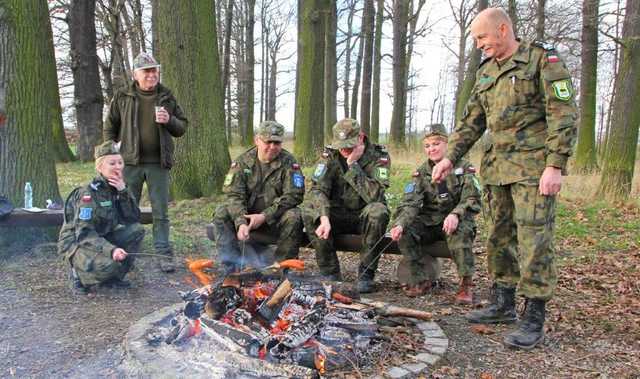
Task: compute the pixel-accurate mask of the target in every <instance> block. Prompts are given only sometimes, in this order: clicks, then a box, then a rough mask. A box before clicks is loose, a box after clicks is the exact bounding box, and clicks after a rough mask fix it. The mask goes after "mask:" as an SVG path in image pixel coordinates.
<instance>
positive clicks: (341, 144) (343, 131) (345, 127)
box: [331, 118, 360, 149]
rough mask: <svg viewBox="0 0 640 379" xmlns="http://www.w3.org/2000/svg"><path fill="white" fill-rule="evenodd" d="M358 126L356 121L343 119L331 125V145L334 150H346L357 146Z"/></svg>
mask: <svg viewBox="0 0 640 379" xmlns="http://www.w3.org/2000/svg"><path fill="white" fill-rule="evenodd" d="M359 136H360V124H359V123H358V121H356V120H354V119H351V118H345V119H343V120H340V121H338V122H337V123H336V124H335V125H333V140H332V141H331V145H332V147H333V148H336V149H348V148H351V147H354V146H357V145H358V137H359Z"/></svg>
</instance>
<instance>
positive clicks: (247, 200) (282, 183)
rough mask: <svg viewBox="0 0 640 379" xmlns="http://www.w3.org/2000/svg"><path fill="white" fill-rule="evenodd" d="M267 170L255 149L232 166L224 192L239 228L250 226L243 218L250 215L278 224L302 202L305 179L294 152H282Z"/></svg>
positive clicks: (246, 153) (270, 223)
mask: <svg viewBox="0 0 640 379" xmlns="http://www.w3.org/2000/svg"><path fill="white" fill-rule="evenodd" d="M263 167H264V166H263ZM266 167H267V169H266V172H262V169H261V165H260V163H259V161H258V150H257V148H255V147H253V148H251V149H249V150H247V151H246V152H244V153H243V154H241V155H240V156H239V157H238V158H237V159H236V160H235V161H233V162H232V163H231V169H229V172H228V173H227V176H226V177H225V180H224V185H223V188H222V191H223V192H224V193H225V194H226V206H227V210H228V212H229V214H230V215H231V218H232V219H233V222H234V224H235V226H236V228H238V227H239V226H240V225H242V224H247V220H246V219H245V218H244V215H246V214H251V213H264V215H265V216H266V220H265V221H266V223H267V224H269V225H272V224H275V223H276V222H277V221H278V219H279V218H280V216H282V214H284V212H286V211H287V210H289V209H291V208H294V207H295V206H297V205H298V204H300V203H301V202H302V199H303V197H304V176H303V175H302V171H301V170H300V166H299V165H298V163H296V159H295V158H294V156H293V155H291V153H289V152H288V151H286V150H284V149H283V150H282V152H281V153H280V155H279V156H278V157H277V158H276V159H275V160H273V161H272V162H271V163H269V164H268V166H266Z"/></svg>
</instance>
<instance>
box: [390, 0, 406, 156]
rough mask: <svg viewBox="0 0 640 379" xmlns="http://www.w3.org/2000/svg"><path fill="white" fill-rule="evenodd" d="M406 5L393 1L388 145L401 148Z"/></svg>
mask: <svg viewBox="0 0 640 379" xmlns="http://www.w3.org/2000/svg"><path fill="white" fill-rule="evenodd" d="M408 5H409V4H408V2H406V1H405V0H394V1H393V109H392V113H391V128H390V143H391V144H392V145H394V146H402V145H404V143H405V138H404V136H405V110H406V102H407V97H406V96H407V93H406V90H407V64H406V62H407V24H408V21H409V7H408Z"/></svg>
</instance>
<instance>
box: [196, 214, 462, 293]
mask: <svg viewBox="0 0 640 379" xmlns="http://www.w3.org/2000/svg"><path fill="white" fill-rule="evenodd" d="M207 238H209V239H210V240H211V241H215V228H214V226H213V224H212V223H210V224H207ZM249 242H257V243H260V244H263V245H275V244H276V242H277V238H276V236H273V235H269V234H265V233H261V232H255V231H254V232H251V233H250V234H249ZM334 245H335V247H336V250H338V251H346V252H357V251H360V249H361V248H362V236H360V235H359V234H338V235H336V236H335V237H334ZM378 245H379V246H381V247H385V249H384V251H383V254H401V253H400V249H399V248H398V244H397V243H396V242H395V241H392V240H391V235H390V233H387V234H385V236H384V238H383V239H382V241H380V243H379V244H378ZM302 246H303V247H304V246H307V247H310V248H313V246H311V245H310V244H309V239H308V238H307V236H306V234H305V235H304V238H303V242H302ZM422 251H423V254H424V259H423V264H424V269H425V271H426V273H427V276H428V277H430V278H431V279H433V280H436V279H438V278H439V277H440V263H439V262H438V259H436V258H449V259H450V258H451V252H450V251H449V249H448V247H447V243H446V242H445V241H438V242H435V243H433V244H430V245H425V246H423V247H422ZM397 276H398V281H399V282H401V283H406V282H407V279H408V278H409V272H408V267H407V264H406V262H405V260H404V258H403V259H402V260H401V261H400V262H399V263H398V268H397Z"/></svg>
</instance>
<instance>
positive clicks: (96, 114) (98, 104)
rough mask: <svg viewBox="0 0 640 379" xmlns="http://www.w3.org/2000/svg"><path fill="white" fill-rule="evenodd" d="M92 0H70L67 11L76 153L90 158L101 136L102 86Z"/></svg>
mask: <svg viewBox="0 0 640 379" xmlns="http://www.w3.org/2000/svg"><path fill="white" fill-rule="evenodd" d="M95 5H96V2H95V0H86V1H85V0H73V1H72V2H71V8H70V10H69V37H70V40H71V48H70V55H71V70H72V71H73V84H74V105H75V108H76V128H77V129H78V134H79V138H78V145H77V154H78V159H80V160H81V161H85V162H86V161H92V160H93V149H94V147H95V146H96V145H97V144H99V143H100V141H101V137H102V108H103V98H102V88H101V87H100V73H99V72H98V55H97V51H96V25H95V17H94V12H95Z"/></svg>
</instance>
